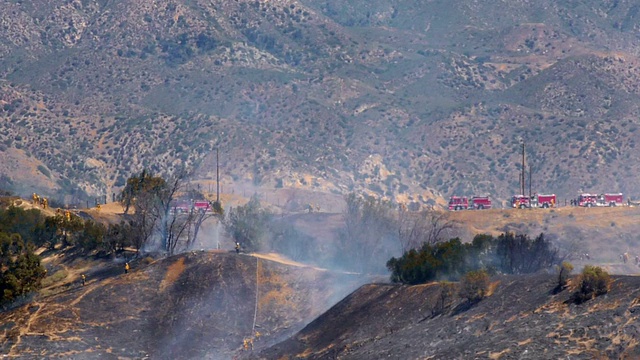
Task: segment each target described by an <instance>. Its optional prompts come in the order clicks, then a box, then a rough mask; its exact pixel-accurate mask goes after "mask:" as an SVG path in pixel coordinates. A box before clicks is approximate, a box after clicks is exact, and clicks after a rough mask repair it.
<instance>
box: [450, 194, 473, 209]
mask: <svg viewBox="0 0 640 360" xmlns="http://www.w3.org/2000/svg"><path fill="white" fill-rule="evenodd" d="M468 208H469V199H467V197H466V196H452V197H450V198H449V210H456V211H457V210H466V209H468Z"/></svg>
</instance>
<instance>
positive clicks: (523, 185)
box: [521, 140, 527, 196]
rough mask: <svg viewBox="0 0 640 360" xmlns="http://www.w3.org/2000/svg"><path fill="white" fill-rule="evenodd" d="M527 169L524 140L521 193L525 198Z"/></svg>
mask: <svg viewBox="0 0 640 360" xmlns="http://www.w3.org/2000/svg"><path fill="white" fill-rule="evenodd" d="M526 168H527V165H526V163H525V158H524V140H522V189H521V190H522V192H521V194H522V195H523V196H524V194H525V193H524V189H525V182H526V181H525V180H526V177H525V174H526Z"/></svg>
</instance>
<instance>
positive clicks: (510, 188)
mask: <svg viewBox="0 0 640 360" xmlns="http://www.w3.org/2000/svg"><path fill="white" fill-rule="evenodd" d="M3 4H4V5H5V6H3V8H2V10H0V19H1V20H2V22H1V23H3V24H5V25H4V26H2V27H1V28H0V33H1V34H2V35H3V39H4V40H3V41H2V42H1V43H0V54H1V55H2V60H1V61H0V75H1V76H0V89H2V91H1V93H2V97H1V98H0V117H1V118H2V119H3V120H4V121H3V135H1V136H0V144H1V145H0V146H1V147H0V150H1V151H4V149H7V148H16V149H19V150H23V151H24V159H23V161H24V162H34V161H35V162H38V163H40V164H41V165H42V166H41V168H42V169H43V170H40V172H41V173H43V174H45V175H46V174H49V176H47V177H48V178H51V179H52V181H53V182H54V183H55V185H53V186H52V185H43V186H41V188H37V189H35V190H37V191H38V192H42V193H47V192H49V193H51V196H57V197H59V198H60V199H58V200H59V201H61V202H68V201H67V200H65V199H64V197H65V196H67V197H69V196H71V197H95V196H101V195H105V194H110V193H112V192H117V191H118V189H120V187H121V186H122V185H123V184H124V181H125V180H126V179H127V178H128V177H129V176H131V175H132V174H133V173H135V172H138V171H141V170H142V168H148V169H150V170H152V171H154V172H157V173H162V174H169V173H171V172H172V171H173V170H174V169H176V168H179V167H182V166H186V167H187V168H190V169H192V170H193V173H194V174H195V175H194V176H195V177H196V178H199V179H200V180H202V179H212V178H215V177H214V176H213V175H212V174H213V172H214V170H215V166H216V163H215V156H214V153H215V149H219V150H220V154H221V155H222V157H221V159H222V162H221V169H222V174H223V175H222V180H223V182H224V183H225V184H227V185H228V186H229V187H231V186H234V185H236V186H243V185H242V184H244V183H248V184H251V185H252V186H257V187H259V188H262V189H269V188H271V189H272V188H274V187H301V188H306V189H309V190H314V191H320V192H333V193H338V194H345V193H347V192H351V191H359V192H366V193H369V194H372V195H375V196H380V197H387V198H390V199H393V200H396V201H402V202H413V203H416V204H419V205H420V206H436V205H438V204H443V203H444V202H445V200H444V199H446V198H447V197H448V196H450V195H454V194H457V195H473V194H490V195H491V196H492V197H494V198H495V199H496V202H504V201H506V200H507V199H508V198H509V196H510V195H512V194H513V193H515V192H517V191H518V190H517V189H519V187H520V186H519V184H518V174H519V173H520V169H519V167H520V165H519V163H520V161H519V150H520V141H521V139H522V140H524V142H525V144H526V146H527V153H528V158H529V159H530V162H529V163H528V164H529V165H531V167H532V171H533V172H534V174H533V180H534V191H537V192H555V193H558V194H559V196H561V197H564V198H567V197H569V198H572V197H574V196H575V195H576V193H578V192H581V191H585V192H598V193H599V192H624V193H625V194H626V195H628V196H636V197H637V194H639V193H640V188H638V185H637V184H636V183H635V181H633V178H634V177H635V176H636V175H637V174H638V171H639V170H640V169H639V168H638V165H637V164H636V163H635V161H634V159H635V157H634V156H633V149H634V148H635V139H634V133H635V131H636V129H637V126H638V120H637V119H638V116H637V115H638V113H639V111H638V107H637V105H636V103H637V100H638V95H639V93H638V88H637V86H636V85H635V83H637V81H636V80H637V78H638V73H637V71H635V70H634V69H635V68H637V67H636V66H635V65H636V64H637V63H638V62H639V59H638V56H637V53H638V51H637V49H638V48H639V43H638V40H637V39H636V38H635V37H634V36H633V32H634V31H635V26H636V25H634V24H633V21H631V20H630V19H633V16H634V15H633V14H634V11H637V9H636V10H634V9H635V7H633V6H632V5H631V4H627V3H620V2H613V1H611V2H603V3H596V2H585V3H581V4H576V3H574V2H572V1H562V2H552V1H543V2H542V3H538V4H536V6H534V7H533V8H531V6H530V4H529V3H527V2H522V1H518V2H511V3H509V5H508V6H497V5H496V4H493V3H490V2H474V3H471V2H468V1H462V0H460V1H455V2H453V3H452V2H442V1H433V2H429V3H423V2H417V1H392V2H380V1H373V2H358V3H353V2H344V1H340V0H331V1H324V2H320V1H301V2H296V1H280V2H261V1H247V0H239V1H236V2H223V1H214V2H203V1H190V2H183V1H174V2H171V3H168V4H163V5H162V6H159V5H158V6H153V5H150V4H147V3H145V2H127V3H114V2H109V1H96V0H86V1H75V2H65V3H62V2H55V1H52V2H49V1H42V3H39V2H37V3H30V4H26V3H24V2H21V1H9V0H5V1H4V2H3ZM336 9H341V11H337V10H336ZM371 159H374V160H375V162H376V163H377V164H376V165H377V166H375V165H374V166H370V165H366V163H367V162H368V161H370V160H371ZM363 164H365V165H363ZM383 168H384V170H381V169H383ZM36 173H37V172H36ZM2 175H3V177H2V179H3V182H2V184H3V186H4V187H8V188H11V189H13V190H15V191H16V192H18V193H21V194H29V193H31V192H33V190H34V189H33V186H32V185H29V186H27V185H24V184H26V183H24V182H23V180H24V179H27V178H30V177H33V176H34V172H33V171H29V170H23V171H20V172H7V171H5V172H3V173H2ZM196 180H197V179H196ZM56 193H57V195H56Z"/></svg>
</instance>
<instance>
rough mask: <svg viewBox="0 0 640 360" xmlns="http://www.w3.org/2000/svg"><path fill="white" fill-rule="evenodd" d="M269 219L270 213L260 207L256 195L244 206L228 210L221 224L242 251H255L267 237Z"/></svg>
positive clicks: (270, 217)
mask: <svg viewBox="0 0 640 360" xmlns="http://www.w3.org/2000/svg"><path fill="white" fill-rule="evenodd" d="M271 219H272V214H271V212H269V211H268V210H267V209H265V208H263V207H262V206H261V205H260V200H259V199H258V196H257V195H253V196H252V197H251V199H250V200H249V202H248V203H246V204H245V205H243V206H238V207H236V208H235V209H232V210H230V211H229V213H228V214H227V217H226V218H225V219H224V221H223V224H224V228H225V230H226V231H227V233H228V234H229V235H230V236H231V237H232V238H233V240H234V241H235V242H236V243H239V244H240V246H241V247H242V249H244V250H247V251H256V250H258V249H260V248H261V246H262V245H263V242H264V240H265V239H266V237H267V232H268V229H269V224H270V222H271Z"/></svg>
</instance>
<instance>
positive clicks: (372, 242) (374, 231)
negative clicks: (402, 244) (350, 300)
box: [337, 193, 398, 272]
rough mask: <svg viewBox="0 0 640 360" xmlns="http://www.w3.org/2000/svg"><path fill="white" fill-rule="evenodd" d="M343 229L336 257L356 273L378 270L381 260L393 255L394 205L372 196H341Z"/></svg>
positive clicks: (394, 233) (352, 194)
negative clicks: (343, 205) (343, 207)
mask: <svg viewBox="0 0 640 360" xmlns="http://www.w3.org/2000/svg"><path fill="white" fill-rule="evenodd" d="M345 201H346V204H347V206H346V210H345V213H344V214H343V218H344V223H345V225H344V228H343V229H342V231H341V233H340V236H339V245H338V246H339V247H338V252H337V258H338V259H339V260H340V262H341V265H343V266H345V267H347V268H350V269H352V270H357V271H361V272H364V271H378V270H381V269H380V268H379V266H380V264H382V263H383V262H384V258H386V257H387V256H388V255H390V254H392V253H394V252H397V246H396V245H395V244H397V242H396V241H397V233H396V229H397V228H398V227H397V220H396V217H395V206H394V205H393V204H392V203H391V202H389V201H385V200H382V199H376V198H374V197H372V196H359V195H356V194H355V193H351V194H349V195H347V196H346V197H345Z"/></svg>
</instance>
